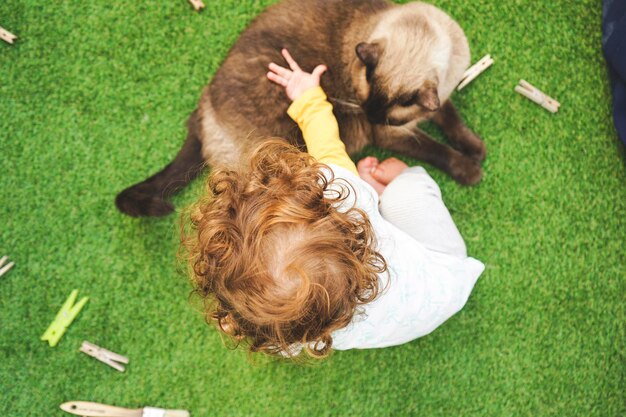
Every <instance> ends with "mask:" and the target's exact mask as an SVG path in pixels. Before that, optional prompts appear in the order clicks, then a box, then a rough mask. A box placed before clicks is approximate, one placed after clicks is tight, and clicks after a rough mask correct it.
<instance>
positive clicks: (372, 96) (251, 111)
mask: <svg viewBox="0 0 626 417" xmlns="http://www.w3.org/2000/svg"><path fill="white" fill-rule="evenodd" d="M282 48H287V49H288V50H289V51H290V52H291V54H292V56H293V57H294V58H295V59H296V60H297V61H298V62H299V63H300V65H301V67H302V68H303V69H304V70H305V71H311V70H312V69H313V68H314V67H315V66H316V65H318V64H325V65H327V66H328V68H329V71H328V73H327V74H326V75H324V77H323V79H322V87H323V89H324V91H326V93H327V94H328V96H329V99H330V101H331V103H333V105H334V113H335V116H336V117H337V120H338V122H339V126H340V132H341V137H342V139H343V141H344V142H345V144H346V149H347V151H348V153H350V154H354V153H356V152H359V151H360V150H361V149H363V147H364V146H366V145H368V144H374V145H376V146H379V147H382V148H386V149H389V150H392V151H395V152H398V153H400V154H403V155H406V156H409V157H412V158H415V159H418V160H421V161H424V162H427V163H429V164H431V165H433V166H434V167H436V168H439V169H441V170H443V171H445V172H447V173H448V174H450V175H451V176H452V177H453V178H454V179H455V180H456V181H458V182H459V183H461V184H465V185H470V184H475V183H477V182H478V181H480V178H481V175H482V171H481V166H480V163H481V162H482V160H483V159H484V158H485V154H486V150H485V145H484V143H483V142H482V140H481V139H480V138H479V137H478V136H477V135H476V134H475V133H473V132H472V131H471V130H470V129H469V128H467V127H466V126H465V124H464V122H463V121H462V119H461V118H460V116H459V115H458V113H457V111H456V109H455V107H454V105H453V104H452V102H451V101H450V99H449V97H450V95H451V93H452V91H453V90H454V88H455V87H456V86H457V84H458V83H459V82H460V80H461V78H462V75H463V72H464V71H465V70H466V68H467V67H468V66H469V63H470V52H469V46H468V42H467V39H466V37H465V34H464V33H463V30H462V29H461V28H460V27H459V25H458V24H457V23H456V22H455V21H454V20H452V19H451V18H450V17H449V16H448V15H447V14H445V13H444V12H443V11H441V10H440V9H438V8H436V7H434V6H432V5H429V4H426V3H421V2H412V3H408V4H405V5H397V4H394V3H391V2H389V1H387V0H306V1H301V0H285V1H282V2H280V3H278V4H275V5H273V6H270V7H269V8H268V9H267V10H266V11H265V12H263V13H262V14H261V15H260V16H258V17H257V18H256V19H255V20H254V21H253V22H252V23H251V24H250V25H249V26H248V28H247V29H246V30H245V31H244V32H243V33H242V34H241V36H240V37H239V39H238V41H237V42H236V43H235V45H234V46H233V47H232V49H231V50H230V52H229V54H228V56H227V57H226V59H225V61H224V62H223V64H222V65H221V67H220V68H219V69H218V71H217V72H216V74H215V76H214V77H213V80H212V81H211V83H210V84H209V85H208V86H207V87H206V88H205V90H204V92H203V94H202V97H201V99H200V102H199V105H198V108H197V109H196V110H195V111H194V112H193V113H192V114H191V117H190V118H189V121H188V123H187V126H188V135H187V139H186V141H185V143H184V145H183V147H182V149H181V150H180V151H179V153H178V155H177V156H176V157H175V159H174V161H172V162H171V163H170V164H169V165H167V166H166V167H165V168H164V169H163V170H162V171H160V172H159V173H157V174H156V175H154V176H152V177H150V178H148V179H147V180H145V181H143V182H141V183H139V184H136V185H134V186H132V187H130V188H127V189H126V190H124V191H123V192H121V193H120V194H119V195H118V196H117V199H116V205H117V207H118V208H119V209H120V210H121V211H122V212H124V213H126V214H128V215H131V216H163V215H166V214H169V213H170V212H172V211H173V210H174V207H173V205H172V204H171V203H169V202H168V201H167V200H166V199H167V198H168V197H170V196H171V195H172V194H174V193H175V192H176V191H178V190H179V189H180V188H182V187H183V186H184V185H186V184H187V183H188V182H189V181H190V180H191V179H192V178H193V177H195V176H196V175H197V174H198V173H199V172H201V170H202V169H203V167H204V166H205V164H208V165H210V166H225V167H237V166H238V165H239V164H240V163H242V162H243V161H245V160H246V155H247V153H248V152H249V151H250V150H251V149H252V148H254V147H256V146H257V145H258V143H259V141H262V140H263V139H264V138H268V137H283V138H287V139H289V140H291V141H292V142H293V143H296V144H298V145H302V146H303V147H304V142H303V140H302V137H301V134H300V131H299V129H298V127H297V125H296V124H295V123H294V122H293V121H292V120H291V119H290V118H289V117H288V116H287V113H286V110H287V108H288V106H289V102H288V99H287V97H286V96H285V94H284V91H283V89H282V88H280V87H279V86H277V85H274V84H273V83H271V82H269V81H268V80H267V79H266V78H265V77H266V72H267V66H268V64H269V63H270V62H277V63H282V57H281V55H280V51H281V49H282ZM425 120H432V121H433V122H434V123H435V124H436V125H438V126H439V127H440V128H441V129H442V131H443V132H444V134H445V135H446V136H447V137H448V140H449V142H450V144H451V145H452V146H448V145H445V144H442V143H439V142H436V141H435V140H433V139H432V138H431V137H429V136H428V135H427V134H426V133H424V132H423V131H422V130H420V129H419V128H418V126H417V125H418V123H419V122H423V121H425Z"/></svg>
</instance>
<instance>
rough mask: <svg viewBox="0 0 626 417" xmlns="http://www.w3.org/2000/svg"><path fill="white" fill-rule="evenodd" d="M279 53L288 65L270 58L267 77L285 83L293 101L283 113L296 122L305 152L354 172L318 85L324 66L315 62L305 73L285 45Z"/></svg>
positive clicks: (281, 83) (330, 108)
mask: <svg viewBox="0 0 626 417" xmlns="http://www.w3.org/2000/svg"><path fill="white" fill-rule="evenodd" d="M282 54H283V57H285V60H286V61H287V63H288V64H289V68H290V69H287V68H284V67H281V66H280V65H277V64H275V63H273V62H272V63H271V64H270V65H269V69H270V71H269V72H268V73H267V78H268V79H270V80H271V81H273V82H274V83H276V84H278V85H281V86H283V87H285V92H286V93H287V97H289V99H290V100H292V101H293V103H292V104H291V106H290V107H289V110H288V111H287V113H288V114H289V116H290V117H291V118H292V119H293V120H294V121H295V122H296V123H298V126H300V129H301V130H302V135H303V136H304V142H305V143H306V147H307V149H308V151H309V154H310V155H311V156H313V157H314V158H315V159H317V160H318V161H319V162H322V163H325V164H335V165H339V166H341V167H343V168H346V169H348V170H350V171H352V172H353V173H355V174H356V175H358V171H357V169H356V166H355V165H354V162H352V160H351V159H350V157H349V156H348V154H347V152H346V147H345V145H344V144H343V142H342V141H341V138H340V137H339V125H338V124H337V119H335V116H334V114H333V106H332V105H331V104H330V103H329V102H328V100H327V98H326V94H325V93H324V91H323V90H322V88H321V87H320V78H321V76H322V75H323V74H324V72H326V67H325V66H324V65H318V66H317V67H315V69H314V70H313V72H312V73H307V72H304V71H302V69H301V68H300V67H299V66H298V64H297V63H296V61H295V60H294V59H293V58H292V57H291V55H290V54H289V52H288V51H287V50H286V49H283V50H282Z"/></svg>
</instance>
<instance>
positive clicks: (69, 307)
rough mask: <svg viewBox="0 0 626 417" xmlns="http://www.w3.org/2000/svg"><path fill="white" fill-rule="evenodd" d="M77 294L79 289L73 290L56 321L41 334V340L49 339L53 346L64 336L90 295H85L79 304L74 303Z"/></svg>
mask: <svg viewBox="0 0 626 417" xmlns="http://www.w3.org/2000/svg"><path fill="white" fill-rule="evenodd" d="M77 295H78V290H74V291H72V293H71V294H70V296H69V297H68V298H67V300H66V301H65V304H63V307H61V310H59V312H58V313H57V316H56V317H55V319H54V321H53V322H52V324H51V325H50V327H48V330H46V332H45V333H44V334H43V336H41V340H47V341H48V344H49V345H50V346H51V347H55V346H56V345H57V343H59V340H60V339H61V336H63V334H64V333H65V331H66V330H67V328H68V327H69V325H70V324H72V322H73V321H74V319H75V318H76V316H78V313H80V310H81V309H82V308H83V306H84V305H85V303H86V302H87V301H88V300H89V297H84V298H83V299H81V300H80V301H79V302H78V303H77V304H74V301H76V296H77Z"/></svg>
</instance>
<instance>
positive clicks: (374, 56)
mask: <svg viewBox="0 0 626 417" xmlns="http://www.w3.org/2000/svg"><path fill="white" fill-rule="evenodd" d="M383 43H384V42H383V41H374V42H371V43H368V42H361V43H360V44H358V45H357V46H356V49H355V51H356V56H358V57H359V59H360V60H361V62H363V63H364V64H365V66H366V67H368V68H370V69H372V68H375V67H376V65H378V62H379V61H380V57H381V55H382V54H383Z"/></svg>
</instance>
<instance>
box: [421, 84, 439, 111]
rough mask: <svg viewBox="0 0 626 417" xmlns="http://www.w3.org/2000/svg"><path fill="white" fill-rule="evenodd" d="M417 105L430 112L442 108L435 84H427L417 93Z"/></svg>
mask: <svg viewBox="0 0 626 417" xmlns="http://www.w3.org/2000/svg"><path fill="white" fill-rule="evenodd" d="M417 103H418V104H419V105H420V106H422V107H424V108H425V109H426V110H428V111H437V110H439V108H440V107H441V103H440V102H439V92H438V91H437V86H436V85H435V84H433V83H426V84H424V86H423V87H422V88H420V90H419V92H418V93H417Z"/></svg>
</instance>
